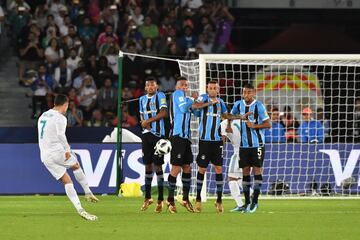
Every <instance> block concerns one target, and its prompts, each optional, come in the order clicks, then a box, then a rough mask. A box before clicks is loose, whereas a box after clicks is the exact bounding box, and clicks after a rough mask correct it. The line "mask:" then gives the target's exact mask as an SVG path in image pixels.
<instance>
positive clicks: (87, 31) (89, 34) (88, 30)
mask: <svg viewBox="0 0 360 240" xmlns="http://www.w3.org/2000/svg"><path fill="white" fill-rule="evenodd" d="M78 32H79V36H80V38H81V39H82V40H83V41H85V42H86V43H87V44H86V45H88V44H90V43H91V42H93V41H94V39H95V36H96V32H97V31H96V28H95V27H94V26H93V25H91V21H90V18H88V17H84V19H83V24H82V25H80V26H79V31H78Z"/></svg>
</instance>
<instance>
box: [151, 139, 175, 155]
mask: <svg viewBox="0 0 360 240" xmlns="http://www.w3.org/2000/svg"><path fill="white" fill-rule="evenodd" d="M171 148H172V147H171V142H170V141H169V140H166V139H160V140H159V141H158V142H157V143H156V145H155V148H154V149H155V155H165V154H168V153H169V152H170V151H171Z"/></svg>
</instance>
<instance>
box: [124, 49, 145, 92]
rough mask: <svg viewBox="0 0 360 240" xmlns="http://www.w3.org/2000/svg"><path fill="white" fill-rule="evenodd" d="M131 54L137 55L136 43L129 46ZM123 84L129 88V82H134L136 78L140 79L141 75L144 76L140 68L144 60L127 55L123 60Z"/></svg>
mask: <svg viewBox="0 0 360 240" xmlns="http://www.w3.org/2000/svg"><path fill="white" fill-rule="evenodd" d="M128 52H129V53H137V50H136V45H135V43H130V44H129V46H128ZM123 61H124V62H123V83H124V86H128V85H129V82H131V81H134V78H136V77H137V78H139V74H141V75H142V74H143V72H142V71H141V69H139V66H141V64H142V60H141V58H139V57H136V56H130V55H125V57H124V60H123Z"/></svg>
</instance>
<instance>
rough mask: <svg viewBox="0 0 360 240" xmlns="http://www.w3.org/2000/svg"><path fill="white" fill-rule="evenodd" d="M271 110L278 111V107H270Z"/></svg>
mask: <svg viewBox="0 0 360 240" xmlns="http://www.w3.org/2000/svg"><path fill="white" fill-rule="evenodd" d="M271 111H272V112H278V111H279V108H278V107H273V108H272V109H271Z"/></svg>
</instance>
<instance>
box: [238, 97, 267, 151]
mask: <svg viewBox="0 0 360 240" xmlns="http://www.w3.org/2000/svg"><path fill="white" fill-rule="evenodd" d="M247 112H252V113H253V114H252V115H251V116H249V117H248V119H249V121H252V122H253V123H254V124H262V123H263V122H264V121H265V120H267V119H269V115H268V114H267V112H266V109H265V106H264V104H262V103H261V102H260V101H258V100H254V101H253V102H252V103H251V104H250V105H246V103H245V101H244V100H239V101H236V102H235V104H234V106H233V108H232V110H231V114H240V115H244V114H245V113H247ZM240 136H241V140H242V141H241V143H240V148H257V147H262V146H263V145H264V143H265V129H253V128H248V127H247V125H246V123H245V121H242V122H241V127H240Z"/></svg>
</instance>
